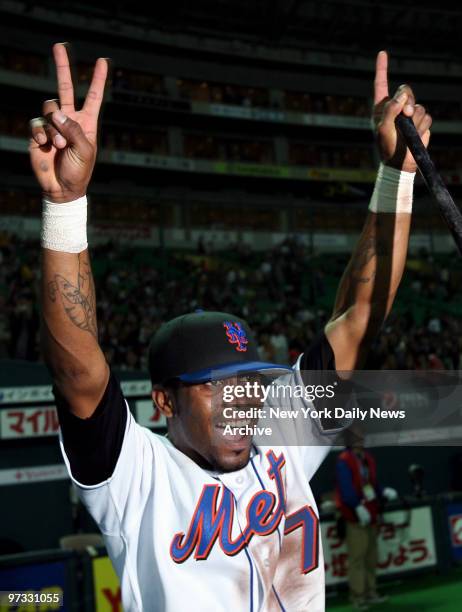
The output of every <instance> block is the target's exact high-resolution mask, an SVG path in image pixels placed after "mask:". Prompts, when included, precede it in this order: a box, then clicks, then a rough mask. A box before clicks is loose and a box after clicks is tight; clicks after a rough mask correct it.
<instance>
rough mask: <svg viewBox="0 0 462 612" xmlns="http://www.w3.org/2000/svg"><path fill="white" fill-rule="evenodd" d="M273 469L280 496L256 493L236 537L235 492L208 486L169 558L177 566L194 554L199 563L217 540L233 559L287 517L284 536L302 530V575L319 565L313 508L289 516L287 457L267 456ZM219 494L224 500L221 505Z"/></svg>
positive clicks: (217, 486)
mask: <svg viewBox="0 0 462 612" xmlns="http://www.w3.org/2000/svg"><path fill="white" fill-rule="evenodd" d="M266 457H267V459H268V462H269V464H270V467H269V468H268V475H269V477H270V478H271V480H273V481H274V482H275V485H276V491H277V495H275V494H274V493H272V492H271V491H266V490H262V491H259V492H258V493H256V494H255V495H254V496H253V497H252V499H251V501H250V502H249V504H248V506H247V524H246V526H245V527H244V529H242V530H241V533H240V534H239V536H237V537H236V538H233V537H232V535H231V533H232V526H233V520H234V505H235V500H234V496H233V494H232V492H231V491H230V490H229V489H227V488H226V487H222V486H220V485H219V484H210V485H205V486H204V488H203V490H202V493H201V496H200V498H199V501H198V503H197V506H196V509H195V512H194V514H193V517H192V519H191V522H190V525H189V529H188V531H187V533H186V534H185V533H182V532H180V533H177V534H175V536H174V537H173V539H172V543H171V545H170V555H171V557H172V559H173V561H175V563H183V562H184V561H186V560H187V559H188V558H189V557H190V556H191V554H192V553H193V551H194V558H195V559H196V560H202V559H207V557H208V555H209V554H210V551H211V550H212V548H213V546H214V544H215V543H216V542H217V541H218V543H219V545H220V548H221V549H222V551H223V552H224V553H225V554H226V555H228V556H233V555H236V554H237V553H239V552H240V551H241V550H242V549H243V548H244V547H245V546H247V544H248V543H249V542H250V540H251V539H252V537H253V536H254V535H257V536H265V535H269V534H271V533H273V532H274V531H275V530H276V529H277V528H278V526H279V524H280V522H281V519H282V518H283V516H285V527H284V534H285V535H287V534H289V533H291V532H292V531H294V530H295V529H297V528H301V530H302V542H301V572H302V573H304V574H306V573H308V572H310V571H311V570H313V569H315V568H316V567H317V565H318V531H319V529H318V517H317V516H316V514H315V512H314V511H313V509H312V508H311V507H310V506H303V507H302V508H300V509H299V510H298V511H297V512H294V513H292V514H289V515H287V514H286V502H285V499H286V498H285V491H284V481H283V478H282V468H283V466H284V464H285V459H284V455H283V454H282V453H281V454H280V455H279V457H276V456H275V454H274V453H273V451H269V452H268V453H267V454H266ZM220 491H221V492H222V495H221V501H220V502H219V503H218V497H219V493H220Z"/></svg>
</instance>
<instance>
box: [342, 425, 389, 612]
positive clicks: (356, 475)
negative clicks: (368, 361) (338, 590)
mask: <svg viewBox="0 0 462 612" xmlns="http://www.w3.org/2000/svg"><path fill="white" fill-rule="evenodd" d="M345 443H346V448H345V450H344V451H343V452H341V453H340V455H339V456H338V459H337V465H336V503H337V507H338V508H339V510H340V513H341V515H342V517H343V519H344V521H345V523H346V543H347V549H348V584H349V590H350V599H351V602H352V604H353V608H354V609H355V610H368V609H369V607H370V605H373V604H377V603H382V602H384V601H386V599H387V597H386V596H383V595H380V594H379V593H378V592H377V589H376V575H375V573H376V566H377V535H378V528H377V525H378V519H379V512H380V505H381V501H382V500H387V501H393V500H395V499H396V498H397V497H398V495H397V492H396V491H395V490H394V489H392V488H391V487H385V488H382V487H381V486H380V484H379V482H378V480H377V470H376V462H375V459H374V457H373V456H372V454H371V453H370V452H368V451H366V450H365V449H364V434H363V432H362V431H361V429H360V428H359V427H358V426H357V425H353V426H352V427H350V428H349V430H348V431H347V432H345Z"/></svg>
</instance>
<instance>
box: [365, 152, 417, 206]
mask: <svg viewBox="0 0 462 612" xmlns="http://www.w3.org/2000/svg"><path fill="white" fill-rule="evenodd" d="M414 177H415V172H404V171H403V170H397V169H396V168H391V167H390V166H385V165H384V164H380V167H379V171H378V172H377V179H376V181H375V187H374V192H373V194H372V198H371V201H370V204H369V210H370V211H371V212H374V213H393V214H395V213H411V212H412V196H413V188H414Z"/></svg>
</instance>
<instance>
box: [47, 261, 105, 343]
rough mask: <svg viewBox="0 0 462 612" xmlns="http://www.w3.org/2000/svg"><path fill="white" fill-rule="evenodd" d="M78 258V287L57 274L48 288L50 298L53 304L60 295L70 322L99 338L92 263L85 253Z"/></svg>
mask: <svg viewBox="0 0 462 612" xmlns="http://www.w3.org/2000/svg"><path fill="white" fill-rule="evenodd" d="M78 258H79V270H78V275H77V285H74V284H73V283H71V281H70V280H68V279H67V278H64V276H61V274H55V275H54V280H52V281H51V282H49V283H48V286H47V289H48V297H49V298H50V300H51V301H52V302H56V300H57V299H58V295H59V297H60V299H61V302H62V304H63V307H64V311H65V313H66V315H67V316H68V317H69V320H70V321H71V322H72V323H73V324H74V325H75V326H76V327H78V328H79V329H81V330H83V331H87V332H89V333H90V334H91V335H92V336H93V337H94V338H97V336H98V330H97V324H96V298H95V286H94V283H93V275H92V273H91V267H90V262H89V259H88V257H87V256H86V255H85V254H84V253H83V252H82V253H79V254H78Z"/></svg>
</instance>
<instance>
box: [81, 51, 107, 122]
mask: <svg viewBox="0 0 462 612" xmlns="http://www.w3.org/2000/svg"><path fill="white" fill-rule="evenodd" d="M108 61H109V58H108V57H100V58H98V59H97V60H96V64H95V68H94V70H93V78H92V79H91V84H90V89H89V90H88V93H87V95H86V98H85V102H84V103H83V107H82V110H83V111H85V112H86V113H87V114H88V115H91V116H92V117H93V118H94V119H97V118H98V114H99V109H100V108H101V103H102V101H103V96H104V85H105V84H106V78H107V72H108Z"/></svg>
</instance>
